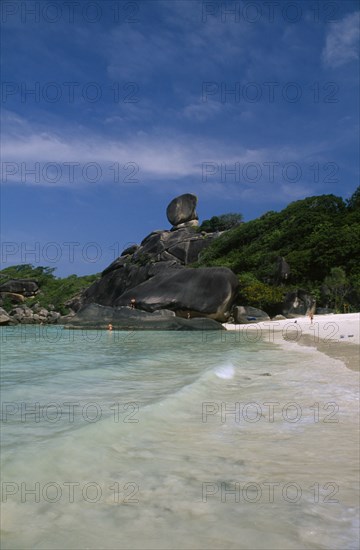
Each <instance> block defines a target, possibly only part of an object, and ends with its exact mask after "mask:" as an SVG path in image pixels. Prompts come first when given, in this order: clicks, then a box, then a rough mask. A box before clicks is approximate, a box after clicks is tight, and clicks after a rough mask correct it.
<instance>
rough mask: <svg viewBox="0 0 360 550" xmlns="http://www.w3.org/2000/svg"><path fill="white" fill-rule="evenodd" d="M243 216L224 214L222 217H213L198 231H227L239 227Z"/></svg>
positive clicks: (205, 221) (203, 223)
mask: <svg viewBox="0 0 360 550" xmlns="http://www.w3.org/2000/svg"><path fill="white" fill-rule="evenodd" d="M242 219H243V217H242V214H231V213H229V214H222V215H221V216H213V217H212V218H210V220H204V221H203V222H202V224H201V225H200V226H199V227H198V231H205V232H206V233H213V232H214V231H226V230H227V229H232V228H233V227H237V226H238V225H239V224H240V223H241V222H242Z"/></svg>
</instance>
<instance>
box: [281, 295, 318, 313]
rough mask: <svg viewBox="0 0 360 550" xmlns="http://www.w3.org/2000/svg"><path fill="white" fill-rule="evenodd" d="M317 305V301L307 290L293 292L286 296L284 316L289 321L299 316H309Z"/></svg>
mask: <svg viewBox="0 0 360 550" xmlns="http://www.w3.org/2000/svg"><path fill="white" fill-rule="evenodd" d="M315 305H316V301H315V299H314V298H313V296H311V294H309V293H308V292H307V291H306V290H302V289H297V290H293V291H291V292H288V293H287V294H286V296H285V299H284V303H283V308H282V314H283V315H285V317H287V318H288V319H291V318H294V317H298V316H299V315H300V316H301V315H308V313H309V312H310V310H311V309H314V308H315Z"/></svg>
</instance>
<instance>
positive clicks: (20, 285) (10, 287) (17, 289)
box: [0, 279, 39, 298]
mask: <svg viewBox="0 0 360 550" xmlns="http://www.w3.org/2000/svg"><path fill="white" fill-rule="evenodd" d="M3 292H10V293H13V294H21V295H22V296H25V297H26V298H29V297H30V296H35V295H36V294H37V293H38V292H39V286H38V283H37V282H36V281H33V280H31V279H10V280H9V281H6V282H5V283H2V284H1V285H0V293H3Z"/></svg>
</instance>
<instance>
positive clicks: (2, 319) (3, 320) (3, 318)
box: [0, 307, 11, 325]
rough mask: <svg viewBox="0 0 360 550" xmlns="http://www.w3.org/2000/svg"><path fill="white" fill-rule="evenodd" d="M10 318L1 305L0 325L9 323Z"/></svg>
mask: <svg viewBox="0 0 360 550" xmlns="http://www.w3.org/2000/svg"><path fill="white" fill-rule="evenodd" d="M10 320H11V319H10V316H9V315H8V314H7V313H6V311H5V309H3V308H2V307H0V325H8V324H9V322H10Z"/></svg>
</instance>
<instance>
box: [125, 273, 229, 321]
mask: <svg viewBox="0 0 360 550" xmlns="http://www.w3.org/2000/svg"><path fill="white" fill-rule="evenodd" d="M238 285H239V282H238V279H237V277H236V276H235V275H234V273H233V272H232V271H231V270H230V269H227V268H226V267H208V268H200V269H190V268H188V269H186V268H182V269H168V270H165V271H163V272H160V273H159V274H158V275H155V276H154V277H152V278H151V279H149V280H147V281H145V282H144V283H141V284H140V285H138V286H136V287H133V288H132V289H131V290H129V291H127V292H124V293H123V294H122V295H121V296H120V297H119V298H118V299H117V300H116V301H115V305H116V306H124V305H128V304H129V303H130V300H131V299H132V298H135V300H136V307H138V308H140V309H142V310H144V311H155V310H157V309H170V310H172V311H176V312H177V314H178V315H183V316H187V315H188V314H190V316H191V317H194V316H202V317H209V318H212V319H216V320H218V321H221V322H224V321H226V320H227V319H228V317H229V315H230V308H231V305H232V303H233V300H234V297H235V295H236V291H237V288H238Z"/></svg>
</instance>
